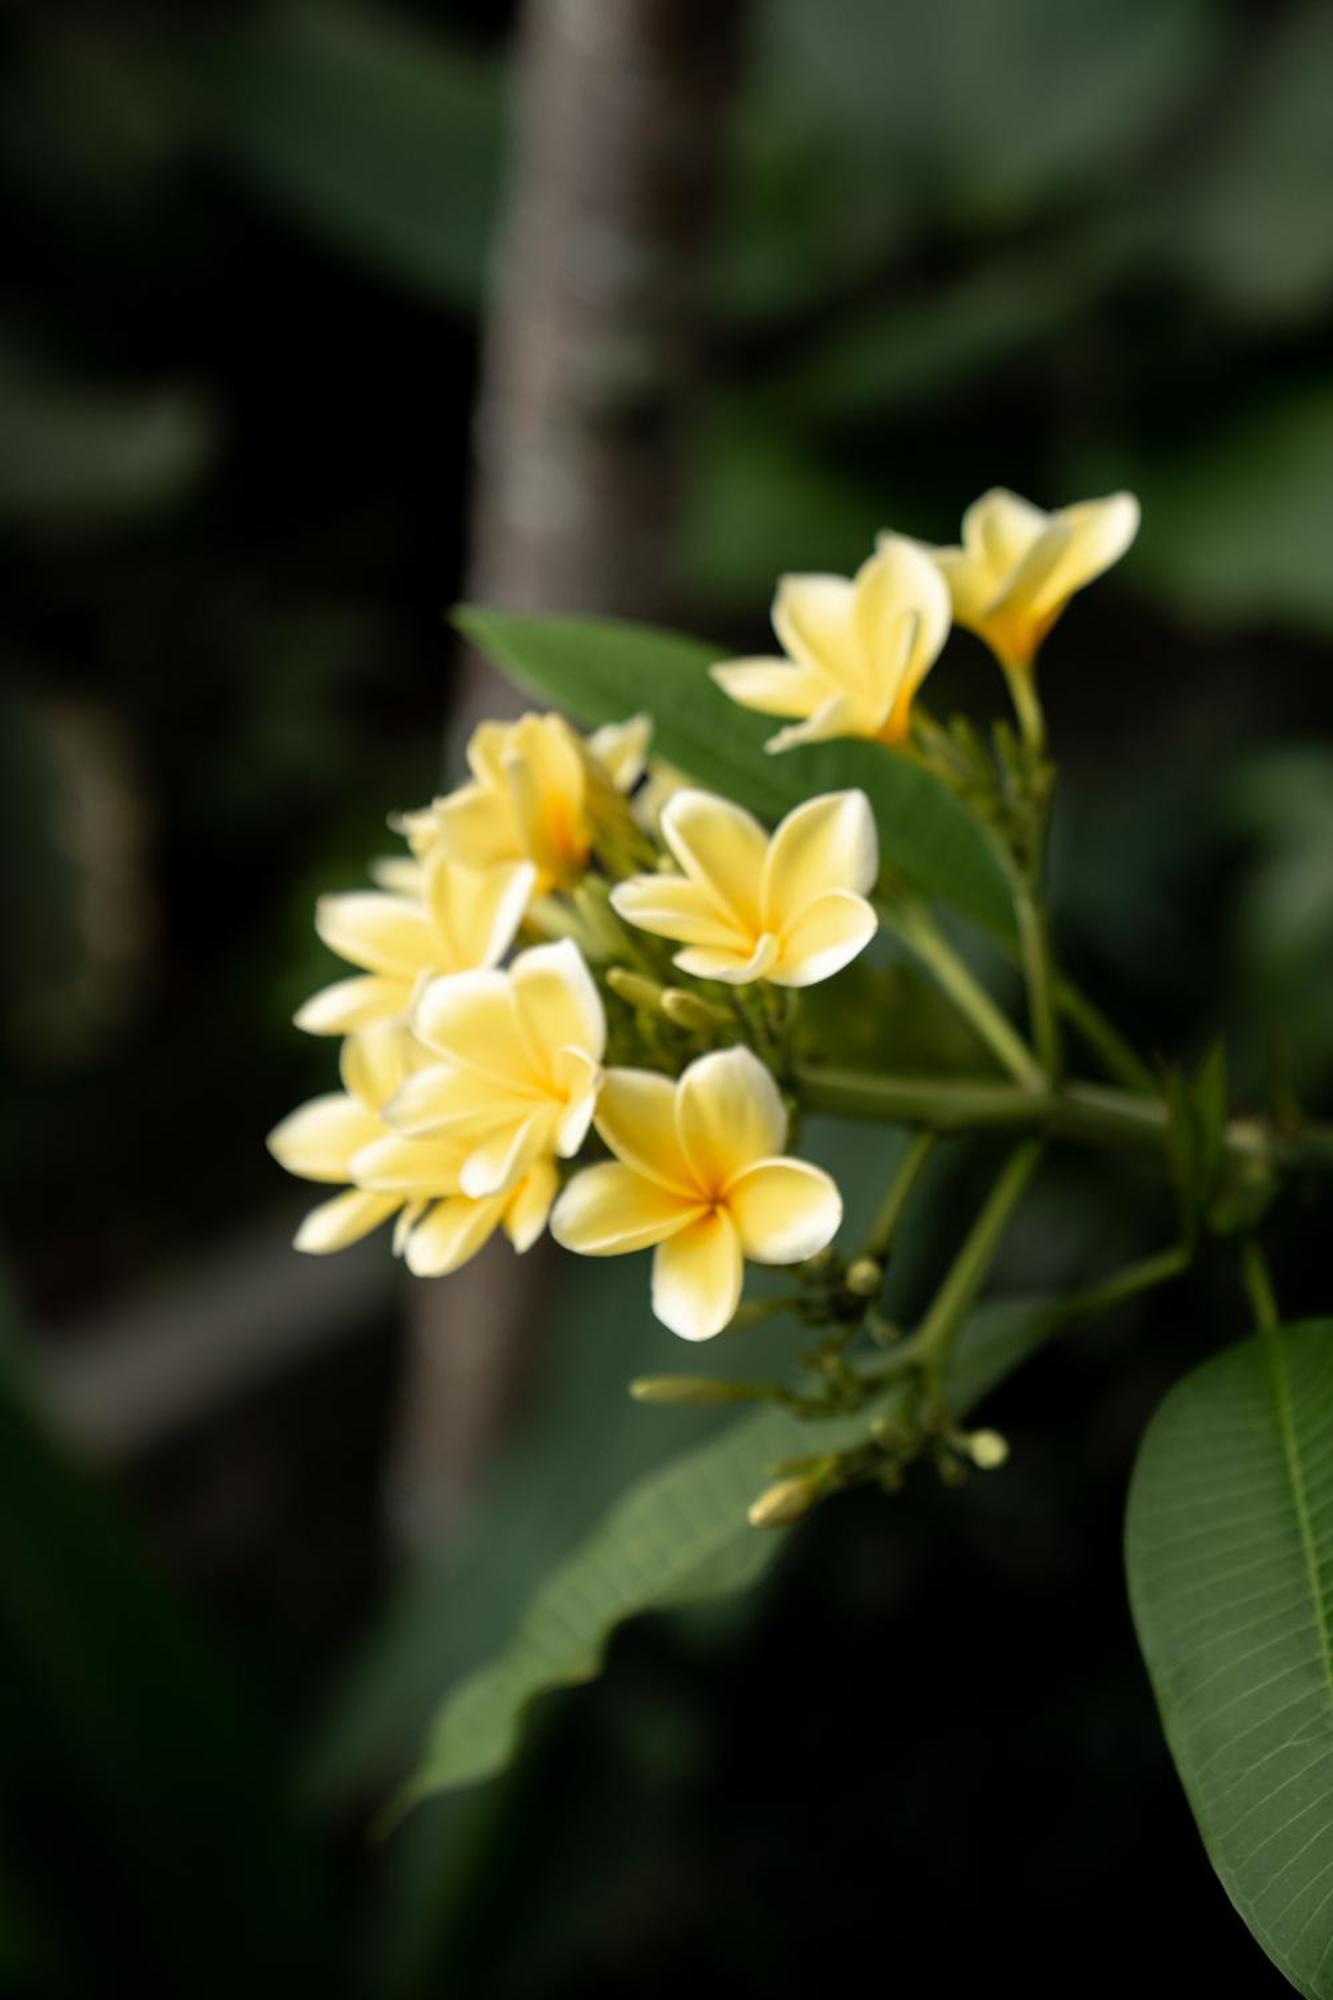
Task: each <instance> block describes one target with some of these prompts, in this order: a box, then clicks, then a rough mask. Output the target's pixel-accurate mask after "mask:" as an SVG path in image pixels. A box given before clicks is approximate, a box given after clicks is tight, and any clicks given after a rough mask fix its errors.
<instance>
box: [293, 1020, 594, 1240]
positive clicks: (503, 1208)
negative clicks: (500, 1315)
mask: <svg viewBox="0 0 1333 2000" xmlns="http://www.w3.org/2000/svg"><path fill="white" fill-rule="evenodd" d="M425 1059H426V1058H425V1053H424V1051H423V1050H421V1049H420V1048H419V1047H418V1046H417V1045H416V1044H415V1043H414V1042H413V1039H412V1037H411V1035H410V1034H408V1033H407V1031H406V1030H405V1029H403V1028H401V1027H399V1026H397V1025H396V1024H395V1023H392V1022H379V1023H377V1025H376V1026H374V1027H372V1028H367V1029H366V1030H364V1031H363V1032H362V1033H361V1034H357V1035H350V1036H349V1037H348V1038H347V1040H346V1041H345V1042H344V1043H343V1048H342V1077H343V1086H344V1087H343V1089H342V1090H341V1091H336V1092H330V1094H329V1095H328V1096H327V1097H317V1098H314V1099H312V1101H311V1102H310V1103H309V1104H303V1105H301V1107H300V1108H299V1110H296V1111H293V1112H292V1113H291V1115H290V1117H287V1118H284V1119H283V1121H282V1123H281V1124H280V1125H279V1126H278V1127H277V1128H276V1130H275V1131H273V1132H271V1133H270V1134H269V1140H268V1144H269V1150H270V1152H271V1153H272V1154H273V1157H274V1158H275V1159H276V1160H277V1161H278V1162H279V1164H280V1165H282V1166H284V1167H285V1168H286V1169H287V1171H288V1173H292V1174H297V1175H299V1177H300V1178H301V1179H302V1180H309V1181H326V1182H329V1183H332V1184H335V1185H337V1186H339V1187H340V1188H341V1190H342V1191H341V1192H340V1193H339V1194H336V1195H334V1196H333V1197H332V1198H331V1199H330V1200H328V1201H325V1202H321V1203H320V1205H319V1206H318V1207H317V1208H313V1209H311V1211H310V1213H309V1215H307V1216H306V1218H305V1220H304V1222H302V1224H301V1227H300V1228H299V1229H298V1231H297V1233H296V1247H297V1249H298V1250H306V1251H309V1252H311V1253H313V1254H315V1255H322V1254H324V1253H326V1252H328V1251H331V1250H344V1249H346V1248H347V1246H348V1245H349V1244H351V1243H355V1242H357V1241H358V1240H359V1239H360V1238H361V1237H362V1236H367V1235H369V1233H370V1231H371V1230H372V1229H377V1228H378V1227H379V1226H380V1224H381V1223H383V1222H387V1221H388V1220H389V1218H390V1217H391V1216H395V1215H396V1216H397V1218H398V1220H397V1224H396V1227H395V1232H394V1248H395V1250H397V1251H399V1252H400V1253H401V1254H402V1255H403V1256H404V1258H405V1260H406V1262H407V1265H408V1268H409V1269H410V1270H411V1271H413V1272H414V1273H415V1274H416V1275H417V1276H418V1277H436V1276H441V1275H443V1274H444V1273H445V1272H446V1271H456V1270H457V1269H458V1268H459V1266H460V1265H461V1264H465V1263H466V1262H467V1260H468V1259H469V1258H470V1257H473V1256H475V1255H476V1253H477V1251H478V1250H480V1249H481V1247H482V1245H483V1244H484V1243H485V1242H486V1241H487V1239H488V1238H489V1237H491V1236H492V1235H493V1234H494V1233H495V1231H496V1229H498V1228H500V1227H503V1228H504V1230H505V1233H506V1235H507V1236H508V1237H509V1240H510V1242H511V1243H512V1244H513V1246H514V1248H515V1249H516V1250H520V1251H521V1250H526V1249H527V1248H528V1247H529V1245H530V1244H532V1243H533V1242H535V1241H536V1239H537V1237H538V1236H540V1234H541V1232H542V1230H543V1228H544V1227H545V1225H546V1216H547V1212H548V1211H549V1209H550V1206H551V1202H552V1200H553V1199H554V1196H555V1186H556V1177H555V1168H554V1165H553V1164H552V1163H551V1162H550V1161H549V1160H537V1161H535V1162H534V1163H533V1165H532V1166H531V1167H530V1168H529V1170H528V1172H527V1174H526V1175H524V1176H523V1177H522V1178H521V1179H520V1180H518V1181H517V1182H516V1183H515V1184H514V1186H513V1187H512V1188H510V1189H508V1190H507V1191H506V1192H505V1193H504V1194H503V1195H498V1196H491V1197H489V1198H488V1199H486V1200H483V1201H473V1200H470V1199H469V1198H468V1197H467V1196H466V1195H464V1194H463V1193H462V1191H461V1189H460V1187H459V1167H460V1164H461V1158H460V1156H459V1154H458V1152H457V1151H456V1150H455V1151H454V1152H453V1153H449V1152H448V1151H447V1150H446V1149H445V1148H443V1147H441V1146H439V1145H435V1144H432V1143H431V1142H429V1141H415V1140H404V1139H403V1138H401V1137H400V1136H399V1134H397V1133H395V1132H393V1131H392V1130H391V1129H390V1127H389V1126H387V1125H386V1124H385V1122H384V1118H383V1110H384V1106H385V1104H386V1103H387V1102H388V1101H389V1099H390V1098H391V1097H393V1096H394V1095H395V1093H396V1092H397V1091H398V1090H399V1089H401V1087H402V1085H403V1083H404V1082H405V1080H406V1078H407V1077H408V1076H409V1075H410V1074H411V1073H412V1070H413V1068H414V1066H415V1065H416V1064H417V1063H419V1062H421V1061H424V1060H425ZM414 1148H415V1149H416V1150H413V1149H414Z"/></svg>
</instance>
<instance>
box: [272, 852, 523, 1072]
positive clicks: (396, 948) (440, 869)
mask: <svg viewBox="0 0 1333 2000" xmlns="http://www.w3.org/2000/svg"><path fill="white" fill-rule="evenodd" d="M409 865H412V864H409ZM420 873H421V891H420V894H419V895H417V896H413V895H410V894H403V893H394V894H384V893H383V892H381V891H379V890H375V889H367V890H365V891H359V892H357V893H355V894H353V895H348V896H321V897H320V899H319V902H318V903H317V904H316V906H315V929H316V930H317V931H318V932H319V935H320V936H321V937H322V938H323V940H324V942H325V944H326V945H327V946H328V947H329V949H330V951H336V952H337V954H338V956H339V957H340V958H345V959H347V960H348V961H349V962H350V963H351V964H352V965H359V966H361V967H362V968H363V973H362V976H361V977H359V978H356V979H340V980H338V981H336V983H335V984H334V985H332V986H326V987H324V988H323V989H322V991H320V992H319V993H316V994H315V995H313V997H312V998H311V999H309V1000H307V1001H306V1003H305V1005H304V1007H302V1008H301V1009H300V1011H299V1013H298V1014H297V1016H296V1025H297V1027H298V1028H304V1029H306V1031H307V1032H308V1033H309V1034H312V1035H346V1034H351V1033H353V1032H354V1031H355V1030H356V1029H358V1028H364V1027H367V1026H368V1025H369V1024H370V1023H371V1022H372V1021H393V1020H406V1019H407V1018H408V1017H409V1015H410V1014H411V1011H412V1008H413V1006H414V1005H415V1003H416V1000H417V998H418V996H419V995H420V993H421V992H422V990H423V989H424V987H425V985H426V983H427V981H428V980H430V979H433V978H437V977H440V976H442V975H444V974H446V973H451V972H469V971H471V970H473V969H474V968H475V967H477V966H489V965H494V964H495V963H496V962H497V960H499V959H500V958H502V957H503V956H504V954H505V952H507V951H508V949H509V947H510V945H511V944H512V943H513V941H514V933H515V931H516V930H517V929H518V927H519V924H520V923H521V922H522V921H523V913H524V911H525V910H526V909H527V906H528V902H529V900H530V898H531V895H532V887H533V883H534V881H535V879H536V870H535V869H534V868H533V867H532V866H531V865H530V864H529V863H527V862H520V863H518V864H517V865H516V866H512V867H500V868H485V869H478V868H465V867H462V866H461V865H460V864H459V863H458V862H456V861H451V860H450V859H449V857H448V855H446V854H440V853H436V854H432V855H430V856H428V858H427V859H426V861H425V862H424V863H422V864H420ZM405 886H406V883H405V882H404V887H405Z"/></svg>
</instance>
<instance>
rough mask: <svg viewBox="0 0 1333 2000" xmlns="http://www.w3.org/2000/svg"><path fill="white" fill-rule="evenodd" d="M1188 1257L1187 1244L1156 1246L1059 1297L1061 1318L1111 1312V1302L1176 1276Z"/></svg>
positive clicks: (1120, 1301) (1067, 1321)
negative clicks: (1094, 1281) (1155, 1249)
mask: <svg viewBox="0 0 1333 2000" xmlns="http://www.w3.org/2000/svg"><path fill="white" fill-rule="evenodd" d="M1189 1261H1190V1252H1189V1248H1188V1246H1187V1245H1186V1244H1184V1243H1177V1244H1175V1245H1174V1246H1173V1248H1171V1249H1170V1250H1159V1251H1158V1252H1157V1253H1156V1254H1155V1255H1154V1256H1152V1257H1142V1258H1140V1259H1139V1261H1138V1262H1137V1263H1135V1264H1126V1265H1125V1267H1124V1269H1123V1270H1121V1271H1117V1272H1115V1274H1114V1275H1113V1276H1112V1277H1109V1278H1103V1279H1102V1281H1101V1282H1100V1283H1099V1284H1096V1285H1088V1286H1086V1287H1085V1288H1084V1290H1083V1291H1081V1292H1069V1293H1068V1294H1067V1295H1066V1296H1065V1298H1064V1299H1063V1300H1062V1301H1061V1307H1062V1310H1061V1315H1060V1317H1061V1321H1062V1323H1063V1324H1072V1323H1073V1322H1074V1321H1075V1320H1080V1319H1092V1318H1094V1317H1095V1316H1096V1315H1097V1314H1098V1313H1104V1312H1110V1310H1111V1309H1112V1307H1113V1306H1118V1305H1123V1303H1124V1302H1125V1300H1126V1299H1132V1298H1136V1297H1137V1296H1138V1294H1139V1293H1140V1292H1149V1291H1151V1290H1152V1289H1153V1288H1154V1286H1156V1285H1164V1284H1167V1283H1168V1282H1169V1281H1170V1280H1171V1279H1172V1278H1178V1277H1179V1276H1180V1275H1181V1273H1182V1272H1183V1271H1186V1270H1188V1268H1189Z"/></svg>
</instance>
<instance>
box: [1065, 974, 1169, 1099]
mask: <svg viewBox="0 0 1333 2000" xmlns="http://www.w3.org/2000/svg"><path fill="white" fill-rule="evenodd" d="M1055 1004H1056V1006H1057V1007H1058V1008H1059V1010H1060V1012H1061V1013H1062V1014H1063V1015H1064V1017H1065V1019H1066V1020H1067V1021H1068V1022H1069V1023H1070V1025H1071V1027H1073V1028H1076V1029H1077V1030H1078V1033H1079V1034H1080V1035H1081V1036H1082V1037H1083V1040H1084V1041H1085V1042H1086V1043H1087V1045H1088V1048H1089V1049H1090V1050H1091V1052H1092V1053H1093V1055H1095V1056H1097V1057H1098V1058H1099V1059H1100V1061H1101V1065H1102V1068H1103V1069H1104V1070H1105V1071H1106V1074H1107V1075H1108V1076H1109V1077H1110V1078H1112V1080H1113V1081H1114V1082H1116V1083H1120V1084H1123V1085H1124V1086H1125V1088H1126V1089H1128V1090H1140V1091H1144V1092H1146V1093H1147V1094H1148V1095H1149V1096H1151V1095H1152V1094H1153V1093H1154V1091H1155V1090H1156V1089H1157V1078H1156V1077H1155V1076H1154V1075H1153V1073H1152V1071H1151V1070H1150V1069H1149V1067H1148V1065H1147V1063H1146V1062H1144V1061H1143V1060H1142V1058H1141V1057H1140V1056H1138V1055H1136V1054H1135V1052H1134V1050H1133V1049H1132V1048H1131V1047H1130V1045H1129V1043H1128V1042H1127V1041H1126V1039H1125V1037H1124V1036H1123V1035H1122V1034H1121V1032H1120V1030H1119V1029H1118V1028H1117V1027H1116V1026H1115V1025H1114V1023H1113V1022H1111V1021H1108V1020H1107V1018H1106V1016H1105V1014H1103V1013H1102V1011H1101V1009H1100V1008H1099V1007H1096V1006H1094V1004H1093V1002H1092V1001H1091V1000H1089V998H1088V996H1087V994H1086V993H1082V992H1080V991H1079V989H1078V987H1077V986H1075V985H1073V984H1072V982H1071V981H1070V980H1068V979H1065V978H1057V979H1056V982H1055Z"/></svg>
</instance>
